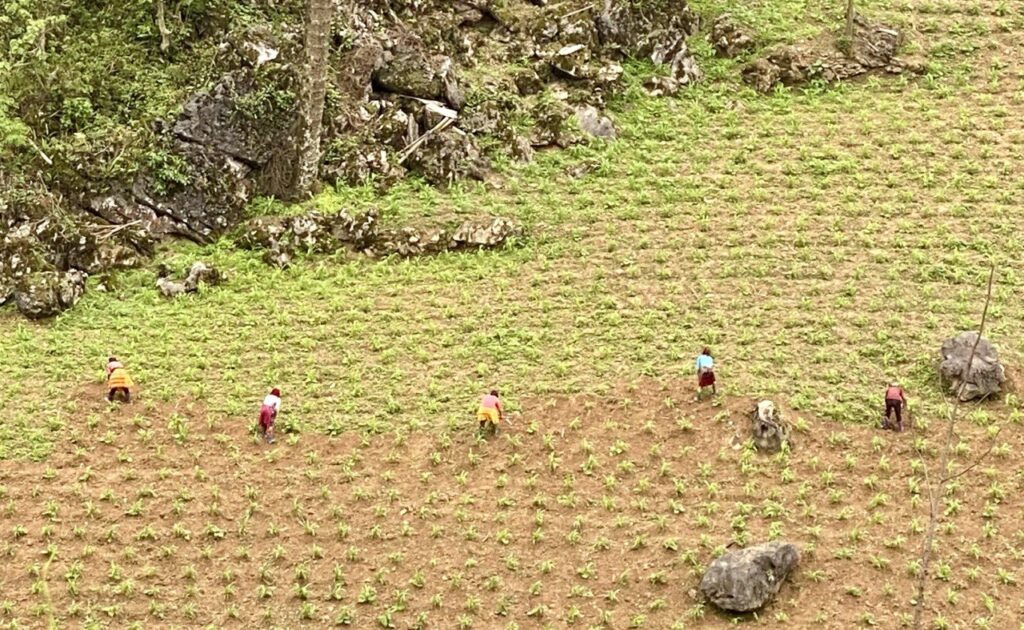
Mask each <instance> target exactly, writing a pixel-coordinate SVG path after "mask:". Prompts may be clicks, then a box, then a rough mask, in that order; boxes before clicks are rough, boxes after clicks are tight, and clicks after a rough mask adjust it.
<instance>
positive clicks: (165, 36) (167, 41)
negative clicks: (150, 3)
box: [156, 0, 171, 52]
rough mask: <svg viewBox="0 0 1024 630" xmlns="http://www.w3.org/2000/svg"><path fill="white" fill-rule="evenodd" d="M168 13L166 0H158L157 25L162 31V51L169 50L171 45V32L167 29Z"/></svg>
mask: <svg viewBox="0 0 1024 630" xmlns="http://www.w3.org/2000/svg"><path fill="white" fill-rule="evenodd" d="M166 13H167V9H166V7H165V6H164V0H156V27H157V29H159V31H160V52H167V51H168V50H169V49H170V47H171V32H170V31H169V30H167V19H166V15H165V14H166Z"/></svg>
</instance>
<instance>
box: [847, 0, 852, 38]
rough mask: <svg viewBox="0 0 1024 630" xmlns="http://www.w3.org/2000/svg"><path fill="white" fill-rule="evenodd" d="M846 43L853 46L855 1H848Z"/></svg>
mask: <svg viewBox="0 0 1024 630" xmlns="http://www.w3.org/2000/svg"><path fill="white" fill-rule="evenodd" d="M846 41H847V42H848V43H849V45H851V46H852V45H853V0H846Z"/></svg>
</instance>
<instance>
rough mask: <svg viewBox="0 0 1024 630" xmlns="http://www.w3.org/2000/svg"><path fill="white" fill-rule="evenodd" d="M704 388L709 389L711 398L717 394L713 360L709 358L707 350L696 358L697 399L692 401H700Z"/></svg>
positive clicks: (708, 350)
mask: <svg viewBox="0 0 1024 630" xmlns="http://www.w3.org/2000/svg"><path fill="white" fill-rule="evenodd" d="M705 387H710V388H711V395H712V396H714V395H715V394H717V393H718V392H716V391H715V360H714V359H713V358H711V350H710V349H708V348H704V349H703V350H701V352H700V356H699V357H697V397H696V398H694V400H700V396H701V394H703V393H704V388H705Z"/></svg>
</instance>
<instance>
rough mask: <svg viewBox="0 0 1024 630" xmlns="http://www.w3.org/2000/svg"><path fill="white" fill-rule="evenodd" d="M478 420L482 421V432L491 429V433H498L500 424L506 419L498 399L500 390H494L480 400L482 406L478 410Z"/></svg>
mask: <svg viewBox="0 0 1024 630" xmlns="http://www.w3.org/2000/svg"><path fill="white" fill-rule="evenodd" d="M476 419H477V420H479V421H480V432H481V433H483V431H484V429H485V428H488V425H489V428H490V429H491V433H497V432H498V422H500V421H502V420H504V419H505V409H504V406H503V405H502V404H501V399H500V398H499V397H498V390H496V389H492V390H491V393H490V394H486V395H485V396H484V397H483V398H481V399H480V406H479V407H478V408H477V410H476Z"/></svg>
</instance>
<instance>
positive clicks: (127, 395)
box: [107, 387, 132, 402]
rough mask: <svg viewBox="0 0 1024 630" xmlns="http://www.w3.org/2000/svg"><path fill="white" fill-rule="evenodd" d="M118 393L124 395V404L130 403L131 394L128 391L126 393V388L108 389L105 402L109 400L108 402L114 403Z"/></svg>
mask: <svg viewBox="0 0 1024 630" xmlns="http://www.w3.org/2000/svg"><path fill="white" fill-rule="evenodd" d="M119 392H120V393H123V394H124V401H125V402H131V401H132V393H131V392H130V391H128V388H127V387H112V388H111V389H110V391H109V392H107V400H109V401H110V402H114V398H116V397H117V394H118V393H119Z"/></svg>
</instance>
